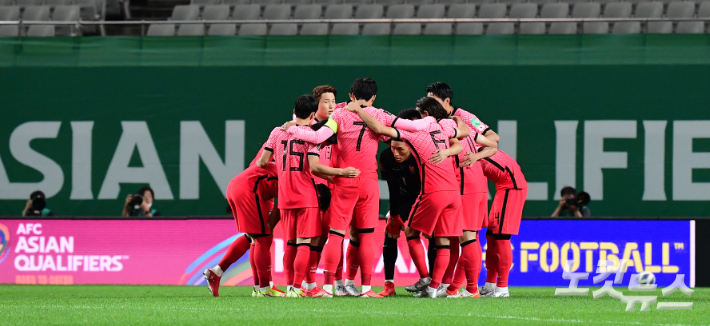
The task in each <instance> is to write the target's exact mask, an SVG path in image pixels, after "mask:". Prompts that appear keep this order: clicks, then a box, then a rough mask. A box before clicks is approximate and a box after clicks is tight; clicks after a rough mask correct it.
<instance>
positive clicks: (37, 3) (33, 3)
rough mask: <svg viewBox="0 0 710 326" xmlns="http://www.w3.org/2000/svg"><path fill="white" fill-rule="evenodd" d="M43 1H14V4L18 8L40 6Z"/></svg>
mask: <svg viewBox="0 0 710 326" xmlns="http://www.w3.org/2000/svg"><path fill="white" fill-rule="evenodd" d="M42 1H43V0H15V4H17V5H18V6H20V7H28V6H41V5H42Z"/></svg>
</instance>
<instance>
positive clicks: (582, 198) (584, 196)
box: [565, 191, 591, 208]
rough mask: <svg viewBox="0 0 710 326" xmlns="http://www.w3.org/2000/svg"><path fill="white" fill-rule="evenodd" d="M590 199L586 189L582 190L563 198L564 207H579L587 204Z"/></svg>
mask: <svg viewBox="0 0 710 326" xmlns="http://www.w3.org/2000/svg"><path fill="white" fill-rule="evenodd" d="M590 201H591V197H590V196H589V193H587V192H586V191H582V192H580V193H579V194H577V196H576V197H570V198H567V199H565V206H566V207H568V208H569V207H572V206H575V207H581V206H587V205H589V202H590Z"/></svg>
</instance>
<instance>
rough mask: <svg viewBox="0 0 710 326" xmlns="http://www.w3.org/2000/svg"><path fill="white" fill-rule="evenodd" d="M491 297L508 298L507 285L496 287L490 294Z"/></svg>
mask: <svg viewBox="0 0 710 326" xmlns="http://www.w3.org/2000/svg"><path fill="white" fill-rule="evenodd" d="M491 297H493V298H510V292H508V287H504V288H496V291H495V292H494V293H493V295H492V296H491Z"/></svg>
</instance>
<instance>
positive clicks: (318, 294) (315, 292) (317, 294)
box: [305, 286, 333, 298]
mask: <svg viewBox="0 0 710 326" xmlns="http://www.w3.org/2000/svg"><path fill="white" fill-rule="evenodd" d="M305 292H306V295H307V296H309V297H311V298H332V297H333V294H332V293H329V292H328V291H326V290H323V289H321V288H320V287H319V286H316V287H314V288H313V289H311V290H310V291H305Z"/></svg>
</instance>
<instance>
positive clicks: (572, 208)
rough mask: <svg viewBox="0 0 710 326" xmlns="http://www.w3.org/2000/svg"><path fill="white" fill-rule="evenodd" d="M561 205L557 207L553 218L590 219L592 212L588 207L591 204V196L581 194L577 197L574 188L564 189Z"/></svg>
mask: <svg viewBox="0 0 710 326" xmlns="http://www.w3.org/2000/svg"><path fill="white" fill-rule="evenodd" d="M560 196H561V197H562V199H560V204H559V205H558V206H557V208H556V209H555V211H554V212H552V217H566V216H574V217H590V216H592V212H591V211H590V210H589V207H587V205H588V204H589V194H587V193H586V192H581V193H580V194H579V196H577V190H576V189H574V188H572V187H569V186H567V187H564V188H562V190H560Z"/></svg>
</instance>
